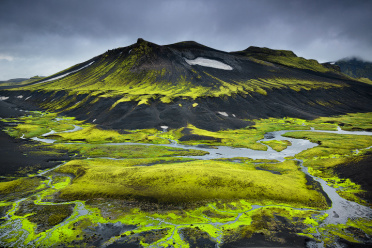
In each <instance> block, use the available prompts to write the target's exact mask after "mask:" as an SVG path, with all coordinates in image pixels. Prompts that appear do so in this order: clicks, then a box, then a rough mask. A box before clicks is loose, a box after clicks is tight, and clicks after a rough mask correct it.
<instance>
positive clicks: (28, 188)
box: [0, 177, 41, 195]
mask: <svg viewBox="0 0 372 248" xmlns="http://www.w3.org/2000/svg"><path fill="white" fill-rule="evenodd" d="M40 182H41V179H39V178H35V177H31V178H20V179H16V180H13V181H8V182H0V194H2V195H4V194H5V195H6V194H14V193H24V192H32V191H33V190H35V189H36V188H37V187H38V186H39V185H40Z"/></svg>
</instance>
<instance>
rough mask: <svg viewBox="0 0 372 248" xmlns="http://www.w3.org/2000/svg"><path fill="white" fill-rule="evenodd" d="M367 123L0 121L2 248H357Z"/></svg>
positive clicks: (353, 119)
mask: <svg viewBox="0 0 372 248" xmlns="http://www.w3.org/2000/svg"><path fill="white" fill-rule="evenodd" d="M14 114H16V113H14ZM4 117H9V116H4ZM371 119H372V113H357V114H348V115H343V116H336V117H323V118H319V119H315V120H313V121H305V120H301V119H294V118H282V119H274V118H272V119H262V120H250V121H252V122H254V123H255V125H254V126H253V127H250V128H244V129H238V130H224V131H218V132H209V131H206V130H202V129H199V128H197V127H195V126H192V125H189V126H187V127H186V128H181V129H172V130H167V129H165V130H156V129H144V130H119V131H115V130H101V129H99V128H97V127H96V126H94V125H92V124H89V123H83V122H81V121H77V120H75V119H74V118H69V117H61V116H58V115H57V114H55V113H47V112H35V111H34V112H28V113H26V114H25V115H24V116H18V117H16V118H3V119H1V120H0V121H1V122H0V123H1V125H2V126H1V127H2V129H3V130H4V133H2V134H1V136H0V142H1V144H0V145H1V146H2V147H3V148H4V149H2V150H1V152H2V154H1V155H2V156H1V157H2V158H5V160H4V161H5V162H6V163H5V164H4V166H3V167H2V170H1V174H2V177H1V182H0V197H1V198H0V200H1V201H0V217H1V219H0V244H1V246H5V247H22V246H25V247H45V246H46V247H58V246H69V247H82V246H87V247H265V246H266V247H275V246H276V247H306V246H309V247H335V246H337V245H339V246H346V245H347V246H350V247H353V246H354V247H356V246H359V247H363V246H366V247H367V246H369V245H371V244H372V240H371V238H370V237H371V235H372V209H371V198H370V196H371V192H370V189H371V184H370V182H369V181H368V180H367V178H368V175H369V174H368V173H370V172H369V170H368V163H369V162H368V161H370V157H371V147H372V136H371V132H364V133H363V132H361V131H364V130H369V131H370V130H372V125H371V122H370V120H371ZM339 126H342V127H341V129H342V130H340V128H339V131H337V128H338V127H339ZM76 127H79V128H76ZM311 128H315V130H312V129H311ZM282 130H287V131H282ZM316 130H318V131H316ZM324 130H327V132H324ZM329 131H330V132H329ZM348 132H349V133H348ZM226 146H228V147H226ZM235 152H236V154H239V156H236V155H234V154H235ZM244 154H246V155H244ZM248 154H249V155H248ZM51 161H52V162H51ZM362 170H363V171H362Z"/></svg>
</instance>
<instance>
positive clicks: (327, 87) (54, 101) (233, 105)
mask: <svg viewBox="0 0 372 248" xmlns="http://www.w3.org/2000/svg"><path fill="white" fill-rule="evenodd" d="M338 66H340V68H341V67H342V65H338V64H336V65H331V64H320V63H318V62H317V61H316V60H307V59H305V58H301V57H298V56H296V55H295V54H294V53H293V52H291V51H285V50H273V49H269V48H259V47H249V48H247V49H245V50H243V51H236V52H230V53H229V52H224V51H219V50H216V49H213V48H210V47H207V46H204V45H202V44H199V43H196V42H194V41H185V42H179V43H175V44H170V45H164V46H161V45H157V44H154V43H151V42H148V41H145V40H143V39H138V41H137V43H135V44H133V45H130V46H127V47H121V48H117V49H113V50H108V51H107V52H105V53H104V54H101V55H98V56H96V57H94V58H92V59H90V60H88V61H85V62H82V63H80V64H77V65H74V66H72V67H70V68H67V69H66V70H63V71H61V72H58V73H56V74H53V75H51V76H48V77H34V78H32V79H29V80H27V81H22V82H18V83H16V84H13V85H12V84H7V85H3V86H2V87H1V88H2V89H3V91H2V92H0V93H1V95H6V96H9V97H10V100H12V99H13V100H14V101H17V104H18V105H19V104H24V105H25V106H26V105H30V104H33V105H36V106H39V107H41V108H44V109H47V110H53V111H58V112H61V113H65V114H68V115H73V116H76V117H78V118H79V119H84V120H87V121H91V122H95V123H97V124H98V125H101V126H103V127H107V128H115V129H121V128H126V129H137V128H150V127H155V128H159V127H160V126H162V125H167V126H169V127H171V128H178V127H182V126H186V125H187V124H188V123H191V124H193V125H195V126H197V127H200V128H204V129H208V130H219V129H225V128H241V127H245V126H247V125H248V124H249V122H247V121H246V120H247V119H255V118H267V117H285V116H289V117H300V118H315V117H318V116H325V115H333V114H342V113H348V112H365V111H372V104H371V101H370V100H371V97H372V85H370V84H368V83H365V82H362V81H358V80H356V79H354V78H352V77H350V76H348V75H345V74H344V73H342V69H341V71H340V70H339V68H338ZM353 72H354V70H353ZM0 86H1V85H0ZM19 96H22V97H19ZM17 97H18V98H17ZM25 99H27V102H26V100H25ZM13 100H12V101H13ZM221 113H222V114H221Z"/></svg>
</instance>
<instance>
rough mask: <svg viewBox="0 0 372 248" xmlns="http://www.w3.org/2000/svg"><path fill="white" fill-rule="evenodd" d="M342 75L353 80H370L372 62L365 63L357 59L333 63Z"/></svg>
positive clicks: (371, 77)
mask: <svg viewBox="0 0 372 248" xmlns="http://www.w3.org/2000/svg"><path fill="white" fill-rule="evenodd" d="M334 64H335V65H337V66H338V67H340V70H341V72H342V73H345V74H346V75H349V76H351V77H354V78H368V79H369V80H372V62H367V61H364V60H362V59H359V58H355V57H353V58H345V59H341V60H338V61H336V62H335V63H334Z"/></svg>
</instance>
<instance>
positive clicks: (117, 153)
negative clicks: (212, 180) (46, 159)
mask: <svg viewBox="0 0 372 248" xmlns="http://www.w3.org/2000/svg"><path fill="white" fill-rule="evenodd" d="M44 146H46V147H47V148H51V149H56V150H67V151H68V152H70V153H75V154H79V155H81V156H82V157H89V158H99V157H110V158H160V157H171V156H202V155H205V154H208V152H205V151H201V150H194V149H182V148H176V147H166V146H151V145H98V144H67V145H66V144H52V145H44Z"/></svg>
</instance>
